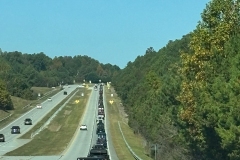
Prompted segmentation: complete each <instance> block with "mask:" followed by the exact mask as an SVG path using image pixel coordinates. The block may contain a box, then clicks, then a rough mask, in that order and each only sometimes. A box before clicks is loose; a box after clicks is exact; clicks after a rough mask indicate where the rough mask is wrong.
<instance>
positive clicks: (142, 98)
mask: <svg viewBox="0 0 240 160" xmlns="http://www.w3.org/2000/svg"><path fill="white" fill-rule="evenodd" d="M239 8H240V3H239V2H238V1H237V2H236V1H231V0H227V1H218V0H213V1H211V2H209V4H208V5H207V7H206V9H204V11H203V13H202V14H201V16H202V21H200V22H199V24H198V25H197V27H196V29H195V30H194V31H193V32H191V33H190V34H188V35H186V36H183V37H182V39H180V40H175V41H169V43H168V44H167V45H166V46H165V47H164V48H162V49H160V50H159V51H155V50H154V49H153V48H151V47H150V48H148V49H147V51H146V54H145V55H144V56H139V57H137V58H136V59H135V61H134V62H129V63H128V65H127V67H126V68H124V69H123V70H121V71H120V73H119V74H118V75H117V76H116V77H114V79H113V85H114V87H115V90H116V92H117V94H118V95H119V96H120V98H121V99H122V101H123V105H124V107H125V110H126V112H127V114H128V115H129V125H130V126H131V127H132V128H133V129H134V131H135V133H136V134H138V133H139V134H141V135H143V136H144V137H145V138H146V139H147V141H148V142H149V149H150V148H152V144H158V146H159V147H158V152H157V154H158V158H159V159H164V160H169V159H186V160H189V159H198V160H201V159H202V160H212V159H218V160H227V159H239V155H240V150H239V146H240V142H239V131H240V128H239V124H240V119H239V109H240V108H239V105H238V99H239V97H240V92H239V90H240V83H239V77H240V72H239V61H240V59H239V58H240V52H239V51H240V34H239V32H240V25H239V24H240V12H239ZM152 156H154V151H153V155H152Z"/></svg>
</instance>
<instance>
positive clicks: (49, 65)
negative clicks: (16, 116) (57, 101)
mask: <svg viewBox="0 0 240 160" xmlns="http://www.w3.org/2000/svg"><path fill="white" fill-rule="evenodd" d="M119 71H120V68H119V67H118V66H116V65H111V64H102V63H99V62H98V61H97V60H94V59H92V58H90V57H88V56H80V55H79V56H74V57H71V56H64V57H62V56H60V57H55V58H53V59H51V58H50V57H48V56H46V55H45V54H44V53H37V54H23V53H21V52H18V51H15V52H2V51H1V50H0V79H1V81H0V106H1V107H0V108H1V109H7V110H8V109H13V108H14V106H12V103H11V99H10V95H11V96H16V97H21V98H24V99H36V98H37V93H34V92H33V91H32V90H31V88H32V87H33V86H35V87H55V86H59V85H64V84H73V83H83V81H84V80H85V81H87V82H89V81H91V82H92V83H98V82H99V80H101V82H109V81H111V79H112V76H113V75H114V74H117V72H119Z"/></svg>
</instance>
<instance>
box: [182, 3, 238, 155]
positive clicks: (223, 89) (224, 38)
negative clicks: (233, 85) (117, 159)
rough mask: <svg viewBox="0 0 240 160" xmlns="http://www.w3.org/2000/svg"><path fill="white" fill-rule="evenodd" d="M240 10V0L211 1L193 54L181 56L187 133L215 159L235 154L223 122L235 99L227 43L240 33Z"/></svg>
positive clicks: (199, 150) (194, 35) (200, 149)
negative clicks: (226, 140)
mask: <svg viewBox="0 0 240 160" xmlns="http://www.w3.org/2000/svg"><path fill="white" fill-rule="evenodd" d="M239 9H240V1H239V0H237V1H235V0H224V1H223V0H213V1H211V2H209V4H208V5H207V6H206V9H204V11H203V13H202V21H201V22H199V24H198V26H197V28H196V29H195V30H194V31H193V33H192V34H191V42H190V49H191V50H192V51H193V54H191V53H182V55H181V58H182V68H181V69H180V75H181V77H182V79H183V81H182V84H181V93H180V95H179V96H178V99H179V101H180V102H181V104H182V106H181V108H180V111H179V119H180V122H181V123H182V126H183V128H185V130H184V131H183V134H184V135H185V138H186V141H188V142H189V144H190V145H191V146H192V147H193V151H194V152H195V153H198V154H199V155H201V154H202V153H205V154H203V155H205V156H206V157H211V158H215V159H216V158H217V159H226V158H229V157H231V153H228V152H227V151H226V150H225V149H226V148H225V147H224V144H223V141H222V140H223V139H222V138H224V136H226V134H224V136H223V130H222V129H220V128H222V127H223V126H222V125H221V123H219V121H220V119H222V117H224V114H226V113H228V112H230V110H231V109H230V108H231V107H230V106H229V105H230V103H231V100H233V99H230V97H229V94H230V93H231V92H232V91H231V89H230V88H229V87H228V86H229V82H230V81H231V75H230V73H229V70H230V65H231V60H232V59H231V56H232V55H231V54H229V52H227V51H226V44H227V43H229V40H230V39H231V38H232V37H234V36H236V35H237V34H238V32H239V24H240V12H239ZM229 107H230V108H229ZM232 107H237V106H232ZM225 127H226V126H225ZM229 127H230V126H229V125H227V127H226V128H225V129H227V130H228V129H229ZM230 128H231V127H230ZM220 130H221V131H220Z"/></svg>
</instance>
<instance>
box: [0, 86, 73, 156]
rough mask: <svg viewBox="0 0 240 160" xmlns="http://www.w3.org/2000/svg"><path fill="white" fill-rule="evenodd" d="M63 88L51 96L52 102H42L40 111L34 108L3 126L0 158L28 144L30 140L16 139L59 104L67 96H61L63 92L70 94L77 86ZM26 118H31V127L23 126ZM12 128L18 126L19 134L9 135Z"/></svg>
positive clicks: (0, 131)
mask: <svg viewBox="0 0 240 160" xmlns="http://www.w3.org/2000/svg"><path fill="white" fill-rule="evenodd" d="M69 87H70V88H68V87H67V86H65V89H64V90H62V91H60V92H58V93H57V94H56V95H54V96H52V101H48V100H46V101H44V102H43V103H41V104H42V109H37V108H36V107H34V108H33V109H31V110H30V111H28V112H27V113H25V114H24V115H22V116H21V117H19V118H18V119H16V120H15V121H13V122H12V123H10V124H9V125H7V126H5V127H4V128H2V129H1V130H0V133H2V134H4V136H5V141H6V142H3V143H0V156H1V155H4V154H5V153H7V152H10V151H12V150H14V149H16V148H18V147H20V146H22V145H24V144H25V143H27V142H29V141H30V140H25V139H24V140H23V139H18V138H19V137H20V136H22V135H23V134H25V133H26V132H27V131H28V130H30V129H31V128H32V127H33V126H34V125H35V124H36V123H37V122H38V121H40V120H41V119H42V118H43V117H44V116H45V115H46V114H47V113H49V112H50V111H51V110H52V109H53V108H54V107H55V106H57V104H59V103H60V102H61V101H62V100H63V99H64V98H65V97H66V96H67V95H63V91H67V92H68V94H70V93H71V92H72V91H74V89H76V88H77V85H72V86H69ZM26 118H31V119H32V123H33V125H24V120H25V119H26ZM12 126H19V127H20V132H21V133H20V134H11V127H12Z"/></svg>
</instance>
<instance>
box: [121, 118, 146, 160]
mask: <svg viewBox="0 0 240 160" xmlns="http://www.w3.org/2000/svg"><path fill="white" fill-rule="evenodd" d="M118 127H119V130H120V132H121V134H122V137H123V140H124V142H125V144H126V146H127V147H128V149H129V151H130V152H131V154H132V155H133V157H134V158H135V159H136V160H142V159H141V158H140V157H138V156H137V155H136V153H135V152H134V151H133V150H132V148H131V147H130V146H129V144H128V142H127V141H126V139H125V137H124V135H123V132H122V128H121V125H120V123H119V121H118Z"/></svg>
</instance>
